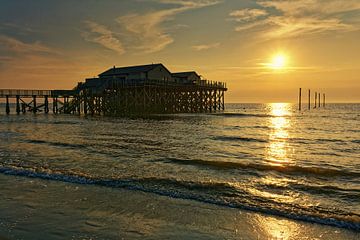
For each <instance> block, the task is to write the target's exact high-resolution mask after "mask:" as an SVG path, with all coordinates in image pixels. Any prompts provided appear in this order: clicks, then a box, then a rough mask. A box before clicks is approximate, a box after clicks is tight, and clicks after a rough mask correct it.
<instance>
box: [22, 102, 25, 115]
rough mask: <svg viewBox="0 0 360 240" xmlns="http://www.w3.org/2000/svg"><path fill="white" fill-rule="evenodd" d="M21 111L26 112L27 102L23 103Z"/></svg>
mask: <svg viewBox="0 0 360 240" xmlns="http://www.w3.org/2000/svg"><path fill="white" fill-rule="evenodd" d="M21 111H22V113H26V104H25V103H21Z"/></svg>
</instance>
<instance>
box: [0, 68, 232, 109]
mask: <svg viewBox="0 0 360 240" xmlns="http://www.w3.org/2000/svg"><path fill="white" fill-rule="evenodd" d="M225 91H227V88H226V85H225V83H222V82H214V81H208V80H204V79H201V77H200V76H199V75H198V74H197V73H196V72H193V71H192V72H181V73H171V72H170V71H169V70H168V69H167V68H166V67H165V66H164V65H163V64H149V65H141V66H131V67H120V68H117V67H115V66H114V67H113V68H110V69H109V70H107V71H105V72H103V73H101V74H99V75H98V77H97V78H89V79H86V80H85V82H83V83H79V84H78V86H76V87H75V88H74V89H73V90H51V91H37V90H0V97H6V99H7V104H6V106H7V109H6V112H8V113H9V112H10V107H9V98H16V112H17V113H20V112H21V111H23V112H24V111H26V110H28V111H32V112H38V111H44V112H46V113H47V112H49V101H48V99H49V98H52V102H53V112H54V113H78V114H80V113H84V114H97V115H115V116H119V115H132V114H150V113H200V112H215V111H221V110H224V108H225V106H224V93H225ZM29 97H31V98H32V101H31V102H30V103H26V102H25V101H24V100H23V98H29ZM37 98H43V99H44V103H43V104H40V105H37V102H36V99H37ZM60 99H62V100H63V101H61V100H60ZM20 106H21V107H20Z"/></svg>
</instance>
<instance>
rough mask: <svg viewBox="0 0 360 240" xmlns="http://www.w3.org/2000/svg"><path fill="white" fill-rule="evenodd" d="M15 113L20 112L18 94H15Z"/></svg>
mask: <svg viewBox="0 0 360 240" xmlns="http://www.w3.org/2000/svg"><path fill="white" fill-rule="evenodd" d="M16 113H17V114H20V96H19V95H16Z"/></svg>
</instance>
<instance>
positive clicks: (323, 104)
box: [323, 93, 325, 107]
mask: <svg viewBox="0 0 360 240" xmlns="http://www.w3.org/2000/svg"><path fill="white" fill-rule="evenodd" d="M323 107H325V93H324V94H323Z"/></svg>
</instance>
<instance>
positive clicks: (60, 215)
mask: <svg viewBox="0 0 360 240" xmlns="http://www.w3.org/2000/svg"><path fill="white" fill-rule="evenodd" d="M0 188H1V189H2V190H1V193H0V194H1V197H0V199H1V200H0V211H1V216H0V236H1V237H0V239H134V238H141V239H359V238H360V233H357V232H354V231H351V230H347V229H342V228H336V227H331V226H326V225H320V224H312V223H307V222H302V221H294V220H289V219H286V218H282V217H277V216H270V215H266V214H259V213H255V212H251V211H244V210H240V209H235V208H229V207H221V206H217V205H213V204H206V203H201V202H197V201H192V200H184V199H176V198H170V197H166V196H159V195H156V194H152V193H144V192H141V191H131V190H125V189H119V188H117V189H114V188H108V187H99V186H89V185H86V186H84V185H80V184H72V183H64V182H57V181H47V180H41V179H35V178H24V177H18V176H8V175H2V174H1V175H0Z"/></svg>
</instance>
